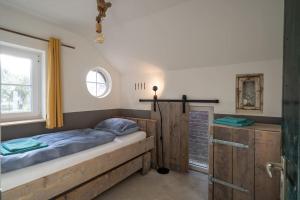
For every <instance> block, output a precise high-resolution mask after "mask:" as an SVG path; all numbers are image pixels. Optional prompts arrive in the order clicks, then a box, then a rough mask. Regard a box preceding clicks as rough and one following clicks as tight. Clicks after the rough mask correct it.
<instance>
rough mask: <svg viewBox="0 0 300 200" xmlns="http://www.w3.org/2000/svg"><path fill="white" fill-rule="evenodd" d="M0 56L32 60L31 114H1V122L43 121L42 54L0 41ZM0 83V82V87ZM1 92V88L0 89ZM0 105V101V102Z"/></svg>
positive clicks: (0, 83)
mask: <svg viewBox="0 0 300 200" xmlns="http://www.w3.org/2000/svg"><path fill="white" fill-rule="evenodd" d="M0 54H4V55H12V56H16V57H24V58H29V59H31V60H32V69H31V73H32V74H31V83H30V84H31V85H32V95H31V108H32V111H31V112H20V113H2V112H0V114H1V122H14V121H23V120H35V119H44V116H43V112H44V109H43V106H44V103H43V100H44V98H43V95H44V88H43V86H44V85H45V84H44V83H43V80H44V76H42V73H43V72H44V70H43V67H44V52H42V51H40V50H35V49H31V48H27V47H21V46H17V45H13V44H8V43H4V42H1V41H0ZM1 85H2V82H1V81H0V86H1ZM0 90H1V88H0ZM0 104H1V101H0ZM0 109H1V107H0Z"/></svg>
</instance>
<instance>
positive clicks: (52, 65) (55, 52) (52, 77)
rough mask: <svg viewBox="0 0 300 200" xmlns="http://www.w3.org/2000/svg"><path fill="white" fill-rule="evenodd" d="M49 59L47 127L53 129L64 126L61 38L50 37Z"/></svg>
mask: <svg viewBox="0 0 300 200" xmlns="http://www.w3.org/2000/svg"><path fill="white" fill-rule="evenodd" d="M47 59H48V65H47V114H46V127H47V128H48V129H53V128H59V127H62V126H63V113H62V95H61V72H60V70H61V69H60V40H59V39H55V38H50V39H49V46H48V58H47Z"/></svg>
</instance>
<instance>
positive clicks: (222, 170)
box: [213, 126, 233, 200]
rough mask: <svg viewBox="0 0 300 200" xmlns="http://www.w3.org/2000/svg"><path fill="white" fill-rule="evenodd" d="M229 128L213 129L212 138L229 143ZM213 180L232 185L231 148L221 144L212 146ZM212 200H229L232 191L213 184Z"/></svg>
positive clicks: (230, 130)
mask: <svg viewBox="0 0 300 200" xmlns="http://www.w3.org/2000/svg"><path fill="white" fill-rule="evenodd" d="M231 132H232V129H231V128H227V127H226V128H224V127H217V126H216V127H214V138H215V139H219V140H225V141H231V140H232V138H231ZM213 151H214V157H213V159H214V161H213V167H214V174H213V176H214V178H217V179H219V180H222V181H226V182H228V183H232V176H233V175H232V153H233V152H232V147H231V146H227V145H223V144H214V149H213ZM213 192H214V194H213V197H214V198H213V199H214V200H231V199H232V189H231V188H229V187H226V186H223V185H221V184H218V183H214V189H213Z"/></svg>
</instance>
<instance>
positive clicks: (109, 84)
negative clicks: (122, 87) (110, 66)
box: [85, 67, 112, 99]
mask: <svg viewBox="0 0 300 200" xmlns="http://www.w3.org/2000/svg"><path fill="white" fill-rule="evenodd" d="M90 71H96V72H98V73H100V74H101V76H102V77H103V78H104V80H105V83H104V84H105V86H106V89H105V92H104V93H103V94H102V95H99V96H95V95H93V94H92V93H90V92H89V91H88V92H89V94H90V95H92V96H93V97H96V98H100V99H101V98H104V97H106V96H107V95H109V94H110V92H111V89H112V79H111V76H110V74H109V72H108V71H107V70H105V69H104V68H102V67H94V68H92V69H91V70H89V71H88V73H89V72H90ZM88 73H87V74H86V80H85V84H86V87H87V90H88V86H87V84H88V83H92V84H96V86H97V84H98V82H97V80H96V82H91V81H87V76H88ZM96 90H97V89H96Z"/></svg>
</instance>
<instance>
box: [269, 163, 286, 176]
mask: <svg viewBox="0 0 300 200" xmlns="http://www.w3.org/2000/svg"><path fill="white" fill-rule="evenodd" d="M266 170H267V173H268V175H269V177H270V178H272V177H273V175H272V171H273V170H279V171H281V172H282V171H283V165H282V164H281V163H273V162H267V164H266Z"/></svg>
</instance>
